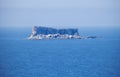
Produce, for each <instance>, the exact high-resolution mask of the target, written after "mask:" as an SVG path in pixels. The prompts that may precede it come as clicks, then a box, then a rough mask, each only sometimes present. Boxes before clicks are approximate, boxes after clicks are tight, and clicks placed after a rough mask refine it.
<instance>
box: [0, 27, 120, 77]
mask: <svg viewBox="0 0 120 77" xmlns="http://www.w3.org/2000/svg"><path fill="white" fill-rule="evenodd" d="M79 33H80V35H82V36H101V37H102V38H96V39H67V40H28V39H27V37H28V36H30V34H31V28H28V29H27V28H23V29H21V28H17V29H13V28H7V29H6V28H4V29H3V28H1V29H0V77H120V29H119V28H101V29H99V28H97V29H96V28H94V29H93V28H92V29H90V28H88V29H80V31H79Z"/></svg>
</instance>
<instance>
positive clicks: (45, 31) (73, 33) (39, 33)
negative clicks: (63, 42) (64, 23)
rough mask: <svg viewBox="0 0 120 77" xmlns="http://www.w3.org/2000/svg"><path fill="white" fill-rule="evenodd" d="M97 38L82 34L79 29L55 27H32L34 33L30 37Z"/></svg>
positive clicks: (38, 38)
mask: <svg viewBox="0 0 120 77" xmlns="http://www.w3.org/2000/svg"><path fill="white" fill-rule="evenodd" d="M86 38H92V39H93V38H97V37H96V36H87V37H83V36H80V35H79V33H78V29H55V28H49V27H37V26H34V27H33V28H32V34H31V36H30V37H29V38H28V39H37V40H40V39H86Z"/></svg>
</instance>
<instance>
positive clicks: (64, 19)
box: [0, 0, 120, 27]
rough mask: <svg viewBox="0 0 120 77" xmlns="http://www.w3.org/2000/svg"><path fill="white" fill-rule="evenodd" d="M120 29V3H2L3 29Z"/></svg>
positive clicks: (14, 0) (37, 0) (82, 0)
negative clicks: (46, 27) (47, 27)
mask: <svg viewBox="0 0 120 77" xmlns="http://www.w3.org/2000/svg"><path fill="white" fill-rule="evenodd" d="M32 26H50V27H120V0H0V27H32Z"/></svg>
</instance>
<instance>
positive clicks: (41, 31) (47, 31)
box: [32, 26, 79, 36]
mask: <svg viewBox="0 0 120 77" xmlns="http://www.w3.org/2000/svg"><path fill="white" fill-rule="evenodd" d="M39 34H43V35H48V34H60V35H65V34H68V35H79V33H78V29H55V28H48V27H37V26H34V27H33V28H32V35H33V36H36V35H39Z"/></svg>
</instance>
